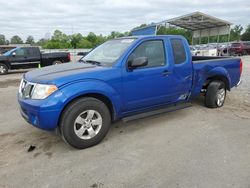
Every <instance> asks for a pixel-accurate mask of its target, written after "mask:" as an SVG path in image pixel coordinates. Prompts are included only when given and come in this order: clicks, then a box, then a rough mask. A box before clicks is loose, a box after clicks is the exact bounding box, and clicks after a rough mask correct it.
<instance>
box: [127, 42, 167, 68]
mask: <svg viewBox="0 0 250 188" xmlns="http://www.w3.org/2000/svg"><path fill="white" fill-rule="evenodd" d="M137 57H147V58H148V65H147V66H145V67H143V68H146V67H158V66H163V65H165V52H164V46H163V41H161V40H150V41H145V42H143V43H142V44H140V45H139V46H138V47H137V48H136V49H135V50H134V52H133V53H132V54H131V55H130V56H129V59H134V58H137Z"/></svg>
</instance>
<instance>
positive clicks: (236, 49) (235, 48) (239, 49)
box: [228, 42, 250, 55]
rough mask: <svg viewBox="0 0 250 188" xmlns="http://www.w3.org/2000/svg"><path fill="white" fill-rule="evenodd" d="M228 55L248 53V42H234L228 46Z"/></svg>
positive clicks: (249, 46)
mask: <svg viewBox="0 0 250 188" xmlns="http://www.w3.org/2000/svg"><path fill="white" fill-rule="evenodd" d="M228 51H229V55H250V42H235V43H232V44H231V46H230V48H229V50H228Z"/></svg>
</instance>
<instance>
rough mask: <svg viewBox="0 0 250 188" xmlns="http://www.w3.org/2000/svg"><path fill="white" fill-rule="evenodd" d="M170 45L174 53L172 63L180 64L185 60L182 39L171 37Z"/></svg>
mask: <svg viewBox="0 0 250 188" xmlns="http://www.w3.org/2000/svg"><path fill="white" fill-rule="evenodd" d="M171 46H172V50H173V55H174V63H175V64H181V63H184V62H185V61H186V51H185V48H184V45H183V43H182V40H180V39H171Z"/></svg>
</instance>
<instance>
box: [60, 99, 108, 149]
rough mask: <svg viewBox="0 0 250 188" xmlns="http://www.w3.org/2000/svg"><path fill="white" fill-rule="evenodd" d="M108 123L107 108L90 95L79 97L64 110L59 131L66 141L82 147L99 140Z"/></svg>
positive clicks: (89, 145)
mask: <svg viewBox="0 0 250 188" xmlns="http://www.w3.org/2000/svg"><path fill="white" fill-rule="evenodd" d="M110 123H111V116H110V112H109V109H108V108H107V106H106V105H105V104H104V103H103V102H102V101H100V100H98V99H95V98H92V97H86V98H80V99H78V100H76V101H74V102H73V103H71V104H70V105H69V106H68V107H67V108H66V109H65V110H64V112H63V114H62V118H61V121H60V132H61V136H62V138H63V140H64V141H65V142H66V143H68V144H69V145H71V146H72V147H75V148H77V149H84V148H87V147H91V146H94V145H96V144H98V143H99V142H101V141H102V140H103V138H104V137H105V136H106V134H107V133H108V130H109V127H110Z"/></svg>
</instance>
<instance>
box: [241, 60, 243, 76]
mask: <svg viewBox="0 0 250 188" xmlns="http://www.w3.org/2000/svg"><path fill="white" fill-rule="evenodd" d="M242 68H243V63H242V60H240V74H241V73H242Z"/></svg>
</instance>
